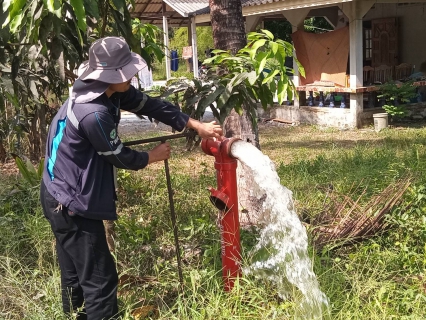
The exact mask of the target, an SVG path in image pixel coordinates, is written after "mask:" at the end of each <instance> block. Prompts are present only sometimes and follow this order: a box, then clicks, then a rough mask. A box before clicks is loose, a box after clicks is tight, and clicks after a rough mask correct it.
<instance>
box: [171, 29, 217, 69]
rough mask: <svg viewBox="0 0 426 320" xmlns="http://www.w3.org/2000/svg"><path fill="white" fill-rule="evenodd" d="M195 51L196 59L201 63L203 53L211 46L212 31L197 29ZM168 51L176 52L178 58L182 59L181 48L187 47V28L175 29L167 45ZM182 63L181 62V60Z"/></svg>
mask: <svg viewBox="0 0 426 320" xmlns="http://www.w3.org/2000/svg"><path fill="white" fill-rule="evenodd" d="M196 32H197V51H198V58H199V59H200V60H201V61H203V60H204V59H203V57H205V56H204V52H205V51H206V50H207V49H211V48H214V46H213V31H212V28H211V27H197V28H196ZM169 46H170V49H176V50H178V54H179V57H182V48H183V47H186V46H188V28H186V27H182V28H177V29H175V30H174V32H173V37H171V39H170V43H169ZM181 61H182V60H181Z"/></svg>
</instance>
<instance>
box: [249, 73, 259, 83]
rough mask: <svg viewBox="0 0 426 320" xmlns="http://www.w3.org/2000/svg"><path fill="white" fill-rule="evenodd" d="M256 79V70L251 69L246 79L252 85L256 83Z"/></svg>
mask: <svg viewBox="0 0 426 320" xmlns="http://www.w3.org/2000/svg"><path fill="white" fill-rule="evenodd" d="M257 79H258V76H257V74H256V71H251V72H249V73H248V76H247V80H248V82H249V83H250V85H251V86H253V85H254V84H255V83H256V80H257Z"/></svg>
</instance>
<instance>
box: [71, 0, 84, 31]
mask: <svg viewBox="0 0 426 320" xmlns="http://www.w3.org/2000/svg"><path fill="white" fill-rule="evenodd" d="M70 4H71V6H72V7H73V9H74V13H75V16H76V18H77V25H78V27H79V28H80V30H82V31H83V32H86V28H87V25H86V10H85V9H84V4H83V1H82V0H70Z"/></svg>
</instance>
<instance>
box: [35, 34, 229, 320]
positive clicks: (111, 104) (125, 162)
mask: <svg viewBox="0 0 426 320" xmlns="http://www.w3.org/2000/svg"><path fill="white" fill-rule="evenodd" d="M143 68H146V64H145V61H144V60H143V59H142V58H141V57H140V56H139V55H138V54H135V53H132V52H130V49H129V46H128V45H127V43H126V42H125V41H124V39H122V38H118V37H107V38H103V39H100V40H98V41H96V42H94V43H93V44H92V46H91V47H90V50H89V61H88V62H86V63H85V64H83V66H82V67H81V68H80V70H81V75H80V77H79V79H77V80H76V82H75V83H74V85H73V87H72V90H71V91H70V96H69V98H68V100H67V101H66V102H65V104H64V105H63V106H62V107H61V108H60V109H59V111H58V113H57V114H56V116H55V118H54V119H53V121H52V124H51V126H50V129H49V135H48V139H47V144H46V157H45V159H46V162H45V168H44V173H43V180H42V183H41V192H40V197H41V203H42V206H43V211H44V214H45V216H46V218H47V219H48V220H49V222H50V224H51V227H52V231H53V233H54V235H55V237H56V249H57V255H58V260H59V266H60V269H61V286H62V303H63V309H64V312H65V313H66V314H72V313H73V312H75V311H76V310H77V309H78V308H81V307H82V306H83V305H84V309H83V311H82V312H80V313H79V315H78V319H111V318H114V317H115V316H116V315H117V312H118V310H117V283H118V279H117V278H118V277H117V271H116V268H115V264H114V260H113V258H112V256H111V254H110V252H109V250H108V245H107V242H106V237H105V232H104V226H103V222H102V220H115V219H117V214H116V206H115V200H116V194H115V188H114V177H113V166H115V167H117V168H124V169H131V170H139V169H142V168H144V167H145V166H147V165H148V164H150V163H153V162H156V161H162V160H165V159H168V158H169V157H170V152H171V151H170V145H169V144H168V143H162V144H160V145H158V146H156V147H155V148H153V149H152V150H150V151H148V152H138V151H134V150H131V149H129V148H127V147H124V146H123V144H122V142H121V140H120V138H119V136H118V135H117V131H116V130H117V124H118V122H119V115H120V109H123V110H127V111H130V112H133V113H136V114H139V115H145V116H148V117H152V118H155V119H156V120H159V121H161V122H163V123H165V124H168V125H170V126H172V127H173V128H174V129H176V130H179V131H181V130H183V129H184V128H185V127H189V128H193V129H195V130H197V131H198V134H199V135H200V136H201V137H202V138H217V139H221V135H222V129H221V128H220V126H219V125H216V124H215V122H211V123H201V122H199V121H197V120H194V119H191V118H190V117H189V116H187V115H185V114H183V113H182V112H181V111H180V109H179V108H177V107H175V106H174V105H172V104H170V103H168V102H165V101H162V100H157V99H152V98H150V97H149V96H147V95H146V94H144V93H142V92H139V91H137V90H136V89H135V88H133V87H132V86H130V81H131V79H132V77H133V76H134V75H135V74H136V73H137V72H138V71H139V70H141V69H143Z"/></svg>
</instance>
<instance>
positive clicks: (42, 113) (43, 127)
mask: <svg viewBox="0 0 426 320" xmlns="http://www.w3.org/2000/svg"><path fill="white" fill-rule="evenodd" d="M38 117H39V121H40V123H39V125H40V128H39V129H40V139H41V141H40V142H41V147H40V149H41V155H40V156H41V157H43V156H44V152H45V150H46V139H47V123H46V105H44V104H42V105H41V106H40V109H39V112H38Z"/></svg>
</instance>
